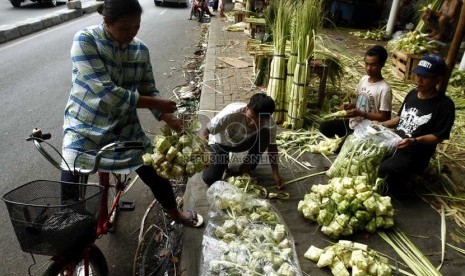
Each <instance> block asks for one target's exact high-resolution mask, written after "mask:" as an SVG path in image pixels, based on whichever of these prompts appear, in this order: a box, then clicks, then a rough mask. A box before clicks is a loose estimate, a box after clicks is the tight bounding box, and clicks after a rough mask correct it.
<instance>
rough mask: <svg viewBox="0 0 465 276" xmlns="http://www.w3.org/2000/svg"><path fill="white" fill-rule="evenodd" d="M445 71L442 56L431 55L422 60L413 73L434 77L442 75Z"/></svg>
mask: <svg viewBox="0 0 465 276" xmlns="http://www.w3.org/2000/svg"><path fill="white" fill-rule="evenodd" d="M445 69H446V62H445V61H444V59H443V58H442V57H441V56H438V55H433V54H430V55H427V56H425V57H423V58H422V59H421V60H420V62H419V63H418V65H417V67H416V68H415V69H414V70H413V73H414V74H417V75H419V76H425V77H434V76H439V75H442V74H443V73H444V71H445Z"/></svg>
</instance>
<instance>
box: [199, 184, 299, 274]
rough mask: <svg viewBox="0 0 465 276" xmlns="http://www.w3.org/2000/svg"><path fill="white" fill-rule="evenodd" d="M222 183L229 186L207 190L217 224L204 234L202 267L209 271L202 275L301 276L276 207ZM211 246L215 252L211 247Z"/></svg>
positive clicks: (290, 237) (210, 225)
mask: <svg viewBox="0 0 465 276" xmlns="http://www.w3.org/2000/svg"><path fill="white" fill-rule="evenodd" d="M221 183H224V185H225V187H226V188H224V187H223V186H221V187H220V188H218V189H217V190H216V191H217V192H215V193H214V194H210V193H209V192H210V189H209V191H208V192H207V199H208V200H209V202H210V206H211V207H210V213H211V214H212V217H211V218H210V221H211V222H213V221H214V223H212V224H210V222H209V225H207V230H206V232H205V234H204V235H205V237H204V241H206V240H208V242H207V243H204V244H203V245H204V246H203V251H202V252H203V253H202V254H204V252H205V251H206V252H208V254H207V256H206V258H207V260H206V259H205V255H203V260H204V261H205V263H203V265H202V269H205V270H207V271H208V272H207V271H203V273H202V272H201V273H200V274H201V275H206V274H208V275H212V274H213V275H217V274H219V275H282V276H294V275H296V276H301V275H302V274H301V272H300V269H299V268H298V263H297V261H296V260H295V259H294V258H295V257H296V254H295V250H294V249H293V247H294V242H293V240H292V236H290V233H289V232H288V230H287V228H286V227H285V225H284V224H282V222H281V218H279V220H278V215H277V213H276V211H275V210H274V209H273V207H272V206H271V205H270V204H269V203H268V202H267V201H264V200H259V199H256V198H254V197H252V196H251V195H250V194H245V193H244V192H243V191H242V190H240V189H239V188H237V187H233V186H232V185H229V184H228V185H226V184H227V183H226V182H221ZM215 185H217V183H215V184H214V185H213V186H212V187H213V188H215ZM212 187H211V188H212ZM233 188H234V189H233ZM252 214H253V216H255V218H252ZM212 238H214V239H216V240H217V241H214V240H212ZM210 246H211V247H214V248H212V249H211V250H213V251H211V250H209V249H208V248H209V247H210ZM219 249H220V252H218V250H219ZM211 252H214V254H211Z"/></svg>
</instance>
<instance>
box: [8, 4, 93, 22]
mask: <svg viewBox="0 0 465 276" xmlns="http://www.w3.org/2000/svg"><path fill="white" fill-rule="evenodd" d="M90 1H91V0H81V3H82V4H84V3H85V2H90ZM64 9H67V7H66V1H63V2H58V3H57V6H56V7H52V6H49V5H46V4H43V5H41V4H38V3H37V2H32V1H30V0H26V2H23V3H22V4H21V7H19V8H15V7H13V6H12V5H11V3H10V1H9V0H2V1H0V26H1V25H12V24H16V23H18V22H20V21H23V20H28V19H32V18H39V17H42V16H45V15H47V14H50V13H54V12H58V11H60V10H64Z"/></svg>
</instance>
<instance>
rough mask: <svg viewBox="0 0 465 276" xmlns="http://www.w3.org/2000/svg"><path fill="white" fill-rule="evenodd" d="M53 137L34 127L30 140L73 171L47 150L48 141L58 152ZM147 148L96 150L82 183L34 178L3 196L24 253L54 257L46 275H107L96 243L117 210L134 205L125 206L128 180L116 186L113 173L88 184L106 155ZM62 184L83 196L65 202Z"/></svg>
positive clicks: (118, 145)
mask: <svg viewBox="0 0 465 276" xmlns="http://www.w3.org/2000/svg"><path fill="white" fill-rule="evenodd" d="M50 138H51V135H50V134H42V131H41V130H39V129H34V131H33V133H32V135H31V136H30V137H29V138H28V139H27V140H28V141H32V142H33V143H34V145H35V147H36V148H37V150H38V151H39V152H40V153H41V154H42V155H43V156H44V157H45V158H46V159H47V160H48V161H49V162H50V163H51V164H52V165H53V166H55V167H56V168H58V169H60V170H69V171H70V167H69V166H68V165H61V162H60V163H59V162H57V161H56V160H55V158H53V157H52V156H51V155H50V153H49V152H48V151H47V150H45V149H44V148H43V147H42V143H46V144H47V145H49V146H50V147H51V148H52V149H53V150H54V151H55V152H57V153H59V152H58V150H57V149H56V148H55V147H53V146H52V145H50V144H49V143H47V142H46V140H48V139H50ZM143 148H144V147H143V144H142V142H137V141H128V142H115V143H111V144H108V145H106V146H104V147H103V148H101V149H100V150H98V151H97V153H96V155H95V161H94V164H93V168H91V169H80V170H79V171H77V173H78V175H79V183H69V182H62V181H50V180H35V181H31V182H29V183H26V184H23V185H21V186H19V187H18V188H16V189H13V190H11V191H10V192H8V193H6V194H5V195H4V196H3V197H2V199H3V200H4V202H5V204H6V205H7V209H8V213H9V215H10V220H11V222H12V225H13V229H14V231H15V234H16V237H17V239H18V241H19V243H20V247H21V250H22V251H24V252H27V253H30V254H40V255H47V256H52V257H51V261H52V262H51V263H50V265H49V266H48V268H47V269H46V270H45V273H44V275H46V276H52V275H53V276H56V275H85V276H88V275H108V265H107V262H106V260H105V256H104V255H103V253H102V251H101V250H100V249H99V248H98V247H97V245H95V243H94V242H95V240H96V239H97V238H100V237H101V236H102V235H104V234H107V233H108V232H109V231H110V230H111V227H112V225H113V224H114V220H115V217H116V210H117V208H124V209H128V210H131V209H133V208H134V206H133V204H132V203H130V202H122V203H123V204H121V202H120V198H121V195H122V194H123V193H124V192H125V187H126V186H127V183H128V182H129V179H128V178H127V177H124V178H122V177H119V176H117V177H116V184H111V183H110V182H111V181H110V173H102V172H98V178H99V181H98V184H92V183H90V184H89V183H86V182H87V179H88V176H89V175H92V174H94V173H96V172H97V171H98V166H99V162H100V160H101V158H102V155H103V154H104V153H105V152H107V151H116V152H118V151H126V150H132V149H136V150H141V149H143ZM62 185H71V186H67V187H74V188H76V189H77V190H78V191H79V195H78V198H76V200H75V201H71V202H70V201H68V200H67V201H63V199H62V195H61V193H60V191H61V188H62V187H63V186H62ZM110 189H114V190H115V194H114V196H113V199H112V201H111V205H109V203H110V202H109V200H108V197H109V192H110ZM109 206H111V207H109ZM33 265H34V264H33ZM29 269H30V268H29ZM29 275H31V272H30V271H29Z"/></svg>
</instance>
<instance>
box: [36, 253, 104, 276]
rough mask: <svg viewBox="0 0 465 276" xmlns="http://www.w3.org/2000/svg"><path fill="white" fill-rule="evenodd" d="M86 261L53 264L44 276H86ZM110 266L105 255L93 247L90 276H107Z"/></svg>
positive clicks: (90, 256) (55, 262)
mask: <svg viewBox="0 0 465 276" xmlns="http://www.w3.org/2000/svg"><path fill="white" fill-rule="evenodd" d="M84 273H85V270H84V259H83V257H80V258H78V260H76V259H73V260H67V261H54V262H52V263H51V264H50V265H49V266H48V268H47V270H46V271H45V273H44V274H43V275H44V276H64V275H67V276H71V275H72V276H83V275H85V274H84ZM108 273H109V272H108V265H107V261H106V260H105V256H104V255H103V253H102V252H101V251H100V250H99V249H98V248H96V247H91V248H90V250H89V275H91V276H107V275H108Z"/></svg>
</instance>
